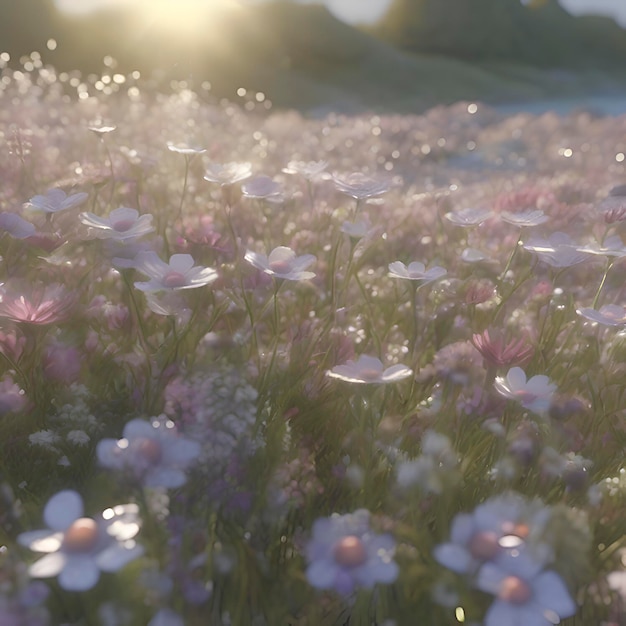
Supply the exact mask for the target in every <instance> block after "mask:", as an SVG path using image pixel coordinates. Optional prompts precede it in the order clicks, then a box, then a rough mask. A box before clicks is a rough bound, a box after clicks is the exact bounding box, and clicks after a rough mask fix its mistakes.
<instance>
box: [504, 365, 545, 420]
mask: <svg viewBox="0 0 626 626" xmlns="http://www.w3.org/2000/svg"><path fill="white" fill-rule="evenodd" d="M494 386H495V388H496V391H497V392H498V393H500V394H501V395H503V396H505V397H506V398H509V399H511V400H515V401H516V402H519V403H520V404H521V405H522V406H523V407H525V408H527V409H529V410H530V411H534V412H535V413H541V412H544V411H547V410H548V409H549V408H550V403H551V400H552V396H553V395H554V392H555V391H556V385H555V384H554V383H552V382H550V379H549V378H548V377H547V376H544V375H543V374H539V375H537V376H533V377H532V378H530V379H529V380H526V374H525V373H524V370H523V369H522V368H521V367H513V368H511V369H510V370H509V372H508V374H507V375H506V377H505V378H503V377H502V376H498V377H497V378H496V380H495V383H494Z"/></svg>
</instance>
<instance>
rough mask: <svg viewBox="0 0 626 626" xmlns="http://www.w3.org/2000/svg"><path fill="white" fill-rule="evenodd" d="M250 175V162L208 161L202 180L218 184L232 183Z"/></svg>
mask: <svg viewBox="0 0 626 626" xmlns="http://www.w3.org/2000/svg"><path fill="white" fill-rule="evenodd" d="M250 176H252V164H251V163H236V162H231V163H224V164H223V165H222V164H220V163H210V164H209V165H208V167H207V169H206V172H205V174H204V180H207V181H209V182H210V183H218V184H219V185H234V184H235V183H239V182H241V181H242V180H246V179H248V178H250Z"/></svg>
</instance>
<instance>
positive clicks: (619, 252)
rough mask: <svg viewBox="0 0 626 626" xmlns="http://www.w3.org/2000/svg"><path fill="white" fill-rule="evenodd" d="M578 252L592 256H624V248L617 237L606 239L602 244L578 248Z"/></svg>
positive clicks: (625, 251) (620, 239) (625, 247)
mask: <svg viewBox="0 0 626 626" xmlns="http://www.w3.org/2000/svg"><path fill="white" fill-rule="evenodd" d="M578 251H579V252H584V253H585V254H591V255H592V256H607V257H611V256H612V257H616V258H620V259H621V258H622V257H625V256H626V246H625V245H624V242H623V241H622V238H621V237H620V236H618V235H612V236H611V237H607V238H606V239H605V240H604V242H603V243H602V244H599V243H591V244H587V245H586V246H582V247H580V248H578Z"/></svg>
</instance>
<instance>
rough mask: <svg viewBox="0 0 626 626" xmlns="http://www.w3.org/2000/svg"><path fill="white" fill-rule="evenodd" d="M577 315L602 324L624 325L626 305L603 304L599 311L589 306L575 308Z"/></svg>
mask: <svg viewBox="0 0 626 626" xmlns="http://www.w3.org/2000/svg"><path fill="white" fill-rule="evenodd" d="M576 313H578V315H582V316H583V317H586V318H587V319H588V320H591V321H592V322H597V323H598V324H603V325H604V326H624V325H625V324H626V307H623V306H620V305H619V304H605V305H604V306H601V307H600V310H599V311H596V309H591V308H583V309H576Z"/></svg>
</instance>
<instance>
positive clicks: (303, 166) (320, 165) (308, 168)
mask: <svg viewBox="0 0 626 626" xmlns="http://www.w3.org/2000/svg"><path fill="white" fill-rule="evenodd" d="M327 166H328V162H327V161H309V162H308V163H307V162H305V161H289V163H287V167H285V168H283V172H285V174H300V176H303V177H304V178H306V179H307V180H313V179H314V178H317V177H318V176H319V175H320V174H321V173H322V172H323V171H324V170H325V169H326V167H327Z"/></svg>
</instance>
